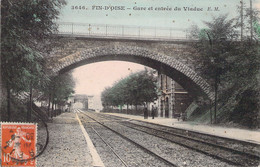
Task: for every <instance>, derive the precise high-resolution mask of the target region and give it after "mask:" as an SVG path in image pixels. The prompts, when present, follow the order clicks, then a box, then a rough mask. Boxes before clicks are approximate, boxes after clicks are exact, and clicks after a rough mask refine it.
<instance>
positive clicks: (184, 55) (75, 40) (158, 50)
mask: <svg viewBox="0 0 260 167" xmlns="http://www.w3.org/2000/svg"><path fill="white" fill-rule="evenodd" d="M191 42H192V41H181V40H175V41H174V40H171V41H170V40H168V41H165V40H140V39H122V38H113V39H112V38H109V39H108V38H94V37H84V36H75V35H59V36H58V37H57V44H58V45H57V47H56V48H55V49H54V50H53V51H52V52H51V54H50V55H49V57H48V67H49V69H50V71H52V74H53V75H58V74H61V73H64V72H67V71H69V70H71V69H74V68H76V67H79V66H82V65H86V64H90V63H94V62H100V61H109V60H120V61H129V62H135V63H138V64H143V65H145V66H149V67H151V68H154V69H156V70H158V71H160V72H162V73H164V74H166V75H168V76H169V77H171V78H172V79H173V80H175V81H176V82H177V83H179V84H180V85H181V86H182V87H183V88H184V89H186V90H187V91H188V92H189V93H190V94H191V95H194V96H203V97H206V98H208V99H210V100H213V99H214V92H213V91H212V90H213V89H212V88H211V87H210V85H209V84H208V83H207V82H206V81H205V80H204V79H203V78H202V77H200V75H199V74H198V73H197V72H195V71H196V70H195V69H196V64H194V63H193V61H192V60H193V59H194V58H196V51H195V50H194V49H192V48H191V47H190V43H191ZM193 42H194V41H193Z"/></svg>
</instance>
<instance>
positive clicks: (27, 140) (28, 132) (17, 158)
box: [1, 123, 37, 167]
mask: <svg viewBox="0 0 260 167" xmlns="http://www.w3.org/2000/svg"><path fill="white" fill-rule="evenodd" d="M36 142H37V124H33V123H1V148H2V149H1V160H2V166H5V167H11V166H19V167H27V166H30V167H35V166H36V159H35V158H34V157H35V155H36Z"/></svg>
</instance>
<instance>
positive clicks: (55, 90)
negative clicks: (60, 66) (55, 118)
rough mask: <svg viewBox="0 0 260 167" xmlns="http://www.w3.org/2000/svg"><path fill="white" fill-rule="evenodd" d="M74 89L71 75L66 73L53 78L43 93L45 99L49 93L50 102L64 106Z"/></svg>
mask: <svg viewBox="0 0 260 167" xmlns="http://www.w3.org/2000/svg"><path fill="white" fill-rule="evenodd" d="M74 87H75V82H74V80H73V77H72V73H71V72H68V73H64V74H61V75H59V76H57V77H55V78H53V79H52V80H51V82H50V83H49V85H48V87H46V88H45V91H44V93H45V96H46V97H49V95H50V93H51V95H52V96H51V98H52V101H53V102H54V103H55V104H59V105H64V104H65V103H66V101H67V100H68V98H69V96H70V95H72V94H73V93H74Z"/></svg>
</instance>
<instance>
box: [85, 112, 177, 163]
mask: <svg viewBox="0 0 260 167" xmlns="http://www.w3.org/2000/svg"><path fill="white" fill-rule="evenodd" d="M83 114H84V115H85V116H87V117H89V118H90V119H92V120H94V121H96V122H97V123H98V124H100V125H102V126H104V127H105V128H107V129H109V130H110V131H112V132H114V133H115V134H117V135H118V136H120V137H122V138H123V139H125V140H127V141H129V142H131V143H133V144H134V145H136V146H137V147H139V148H141V149H142V150H144V151H145V152H147V153H148V154H151V155H153V156H154V157H156V158H158V159H160V160H161V161H163V162H164V163H166V164H168V165H170V166H173V167H177V165H176V164H174V163H172V162H170V161H168V160H167V159H165V158H163V157H161V156H160V155H158V154H156V153H154V152H152V151H151V150H149V149H147V148H145V147H143V146H142V145H140V144H138V143H136V142H135V141H133V140H131V139H130V138H128V137H126V136H125V135H123V134H121V133H119V132H118V131H116V130H114V129H112V128H110V127H108V126H107V125H105V124H104V123H101V122H99V121H98V120H96V119H95V118H93V117H91V116H89V115H87V114H86V113H83Z"/></svg>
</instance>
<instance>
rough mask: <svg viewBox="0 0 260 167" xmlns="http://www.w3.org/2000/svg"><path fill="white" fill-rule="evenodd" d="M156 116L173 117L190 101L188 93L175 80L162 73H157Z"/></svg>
mask: <svg viewBox="0 0 260 167" xmlns="http://www.w3.org/2000/svg"><path fill="white" fill-rule="evenodd" d="M158 88H159V89H158V116H159V117H166V118H173V117H176V116H177V115H180V114H181V113H182V114H183V113H185V110H186V109H187V108H188V107H189V105H190V104H191V103H192V98H191V96H190V95H189V93H188V92H187V91H186V90H185V89H183V88H182V87H181V86H180V85H179V84H178V83H177V82H175V81H174V80H173V79H171V78H170V77H168V76H166V75H164V74H163V73H158Z"/></svg>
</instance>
